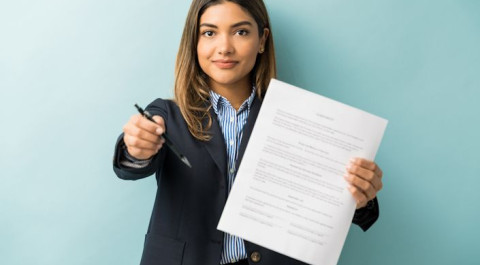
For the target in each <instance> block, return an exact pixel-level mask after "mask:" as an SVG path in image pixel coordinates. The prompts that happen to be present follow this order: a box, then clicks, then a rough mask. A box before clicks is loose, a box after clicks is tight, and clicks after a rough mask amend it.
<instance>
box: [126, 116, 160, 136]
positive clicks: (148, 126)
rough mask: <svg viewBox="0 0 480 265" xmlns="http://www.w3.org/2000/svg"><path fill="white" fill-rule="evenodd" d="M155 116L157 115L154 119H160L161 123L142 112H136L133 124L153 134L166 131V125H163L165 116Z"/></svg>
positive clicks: (132, 120) (132, 119)
mask: <svg viewBox="0 0 480 265" xmlns="http://www.w3.org/2000/svg"><path fill="white" fill-rule="evenodd" d="M154 117H155V118H154V120H155V121H157V120H158V122H159V123H161V124H159V123H157V122H152V121H150V120H148V119H147V118H145V117H143V116H142V115H140V114H136V115H134V116H132V118H131V120H130V121H131V123H132V124H133V125H135V127H138V128H141V129H143V130H145V131H148V132H150V133H152V134H156V135H162V134H163V133H164V131H165V130H164V125H163V118H161V117H160V116H154Z"/></svg>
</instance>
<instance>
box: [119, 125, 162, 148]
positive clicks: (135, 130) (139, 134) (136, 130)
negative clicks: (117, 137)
mask: <svg viewBox="0 0 480 265" xmlns="http://www.w3.org/2000/svg"><path fill="white" fill-rule="evenodd" d="M123 132H124V133H125V135H129V136H132V137H136V138H139V139H142V140H144V141H149V142H151V143H154V144H160V143H161V137H160V136H159V135H157V134H155V133H152V132H150V131H147V130H144V129H142V128H140V127H137V126H136V125H135V124H132V123H130V122H129V123H127V124H126V125H125V126H124V127H123Z"/></svg>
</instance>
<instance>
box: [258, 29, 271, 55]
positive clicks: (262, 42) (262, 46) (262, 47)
mask: <svg viewBox="0 0 480 265" xmlns="http://www.w3.org/2000/svg"><path fill="white" fill-rule="evenodd" d="M269 34H270V30H269V29H268V28H264V29H263V35H262V37H261V38H260V48H259V50H258V53H263V52H264V51H265V43H266V42H267V38H268V35H269Z"/></svg>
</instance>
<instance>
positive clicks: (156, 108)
mask: <svg viewBox="0 0 480 265" xmlns="http://www.w3.org/2000/svg"><path fill="white" fill-rule="evenodd" d="M145 110H146V111H148V112H150V114H152V115H159V116H161V117H162V118H163V119H164V120H165V124H166V123H167V119H168V111H167V107H166V102H165V101H164V100H163V99H156V100H155V101H153V102H152V103H150V104H149V105H148V106H147V107H146V108H145ZM124 148H125V143H124V142H123V133H122V134H120V136H119V137H118V139H117V142H116V144H115V151H114V155H113V171H114V172H115V174H116V175H117V177H119V178H121V179H125V180H137V179H141V178H145V177H148V176H150V175H152V174H153V173H155V172H156V171H157V170H158V169H159V168H160V167H161V164H162V161H163V160H164V158H165V153H166V150H165V149H166V146H164V147H162V148H161V149H160V151H159V152H158V153H157V154H156V155H155V156H154V157H153V159H152V161H151V162H150V164H149V165H148V166H146V167H144V168H129V167H125V166H122V165H121V163H120V160H121V159H122V153H123V149H124Z"/></svg>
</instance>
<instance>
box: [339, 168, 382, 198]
mask: <svg viewBox="0 0 480 265" xmlns="http://www.w3.org/2000/svg"><path fill="white" fill-rule="evenodd" d="M344 178H345V180H347V182H348V183H350V185H352V186H354V187H356V188H357V189H358V190H360V191H361V192H362V193H364V195H365V197H366V198H367V200H371V199H373V198H375V196H376V195H377V190H376V188H375V187H374V186H373V185H372V183H370V182H368V181H366V180H364V179H362V178H360V177H358V176H356V175H353V174H345V176H344Z"/></svg>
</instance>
